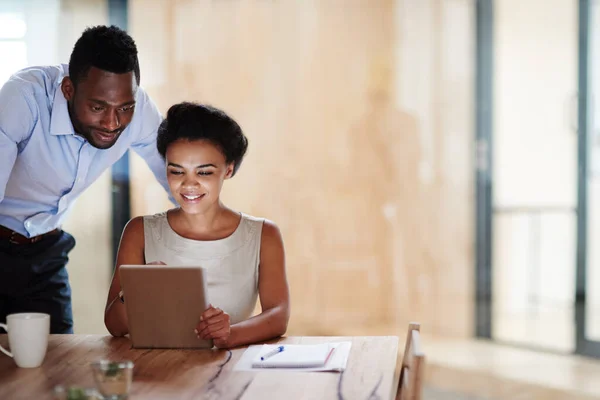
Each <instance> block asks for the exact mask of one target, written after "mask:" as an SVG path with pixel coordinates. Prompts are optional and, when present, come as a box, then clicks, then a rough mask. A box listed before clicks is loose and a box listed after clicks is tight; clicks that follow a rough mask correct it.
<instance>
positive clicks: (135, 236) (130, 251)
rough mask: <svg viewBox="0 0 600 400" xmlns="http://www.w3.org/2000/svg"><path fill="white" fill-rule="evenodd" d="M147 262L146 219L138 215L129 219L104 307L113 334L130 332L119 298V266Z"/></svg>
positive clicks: (107, 324)
mask: <svg viewBox="0 0 600 400" xmlns="http://www.w3.org/2000/svg"><path fill="white" fill-rule="evenodd" d="M145 263H146V262H145V258H144V220H143V217H136V218H134V219H132V220H131V221H129V222H128V223H127V225H126V226H125V229H124V230H123V235H122V236H121V243H120V244H119V251H118V253H117V263H116V268H115V272H114V274H113V278H112V282H111V284H110V289H109V290H108V298H107V299H106V308H105V309H104V325H106V329H108V331H109V332H110V334H111V335H113V336H125V335H127V334H128V333H129V324H128V322H127V313H126V312H125V304H123V303H122V302H121V299H120V298H119V292H120V291H121V281H120V279H119V267H120V266H121V265H128V264H129V265H143V264H145Z"/></svg>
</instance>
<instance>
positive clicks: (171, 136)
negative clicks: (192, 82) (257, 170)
mask: <svg viewBox="0 0 600 400" xmlns="http://www.w3.org/2000/svg"><path fill="white" fill-rule="evenodd" d="M180 139H183V140H189V141H194V140H208V141H210V142H211V143H213V144H214V145H215V146H217V147H218V148H219V150H221V152H222V153H223V155H224V156H225V162H226V163H227V164H230V163H234V165H233V174H232V175H231V176H233V175H235V173H236V172H237V171H238V169H239V168H240V165H241V164H242V160H243V159H244V155H245V154H246V150H247V149H248V139H247V138H246V136H245V135H244V133H243V132H242V128H240V126H239V125H238V123H237V122H235V121H234V120H233V118H231V117H230V116H229V115H227V114H226V113H225V112H224V111H222V110H219V109H218V108H215V107H212V106H208V105H203V104H197V103H191V102H183V103H179V104H175V105H173V106H171V108H169V111H168V112H167V118H166V119H165V120H164V121H163V122H162V123H161V124H160V127H159V128H158V139H157V141H156V144H157V148H158V152H159V153H160V155H161V156H162V157H163V158H165V156H166V153H167V148H168V147H169V145H170V144H171V143H173V142H175V141H176V140H180Z"/></svg>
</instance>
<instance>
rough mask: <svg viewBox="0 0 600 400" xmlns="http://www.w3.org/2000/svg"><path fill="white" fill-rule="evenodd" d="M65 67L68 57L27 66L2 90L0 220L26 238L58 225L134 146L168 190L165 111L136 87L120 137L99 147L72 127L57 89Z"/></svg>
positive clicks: (66, 68) (0, 223)
mask: <svg viewBox="0 0 600 400" xmlns="http://www.w3.org/2000/svg"><path fill="white" fill-rule="evenodd" d="M68 71H69V67H68V65H64V64H63V65H59V66H50V67H31V68H26V69H24V70H22V71H19V72H17V73H16V74H15V75H13V76H12V77H11V78H10V79H9V81H8V82H7V83H6V84H4V86H2V88H1V89H0V225H3V226H5V227H7V228H9V229H12V230H14V231H16V232H18V233H20V234H22V235H25V236H27V237H33V236H37V235H40V234H43V233H46V232H49V231H51V230H53V229H55V228H58V227H60V226H61V224H62V223H63V221H64V219H65V216H66V215H67V212H68V211H69V209H70V208H71V206H72V205H73V202H74V201H75V200H76V199H77V197H78V196H79V195H80V194H81V193H82V192H83V191H84V190H85V189H86V188H87V187H88V186H90V185H91V184H92V183H93V182H94V181H95V180H96V179H97V178H98V177H99V176H100V175H101V174H102V173H103V172H104V171H106V169H107V168H109V167H110V166H111V165H113V164H114V163H115V162H116V161H118V160H119V159H120V158H121V156H122V155H123V154H124V153H125V152H126V151H127V149H129V148H131V149H133V150H134V151H135V152H136V153H138V154H139V155H140V156H141V157H142V158H143V159H144V160H145V161H146V163H147V164H148V165H149V166H150V169H151V170H152V172H153V173H154V175H155V176H156V178H157V179H158V181H159V182H160V183H161V185H162V186H163V187H164V188H165V190H167V192H168V185H167V178H166V169H165V163H164V160H163V159H162V157H161V156H160V155H159V153H158V151H157V149H156V135H157V128H158V125H159V124H160V122H161V121H162V116H161V114H160V112H159V111H158V109H157V108H156V106H155V105H154V103H153V102H152V100H151V99H150V98H149V96H148V95H147V94H146V92H145V91H144V90H143V89H142V88H139V89H138V91H137V95H136V106H135V111H134V114H133V118H132V120H131V123H130V124H129V126H128V127H127V129H125V130H124V131H123V133H121V136H120V137H119V139H118V140H117V142H116V144H115V145H114V146H113V147H111V148H110V149H106V150H99V149H96V148H95V147H93V146H92V145H90V144H89V143H88V142H87V140H85V139H84V138H83V137H81V136H79V135H76V134H75V131H74V130H73V125H72V124H71V120H70V118H69V111H68V109H67V101H66V99H65V97H64V96H63V94H62V91H61V90H60V84H61V81H62V79H63V77H65V76H67V75H68ZM93 212H94V210H90V213H93Z"/></svg>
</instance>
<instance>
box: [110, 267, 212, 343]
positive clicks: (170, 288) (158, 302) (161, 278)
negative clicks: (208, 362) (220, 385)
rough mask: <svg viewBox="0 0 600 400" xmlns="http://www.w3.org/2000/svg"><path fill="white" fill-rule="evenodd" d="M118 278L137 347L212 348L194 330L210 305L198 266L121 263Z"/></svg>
mask: <svg viewBox="0 0 600 400" xmlns="http://www.w3.org/2000/svg"><path fill="white" fill-rule="evenodd" d="M119 277H120V280H121V287H122V290H123V299H124V301H125V308H126V310H127V319H128V322H129V337H130V338H131V341H132V343H133V347H134V348H153V349H158V348H162V349H190V348H212V347H213V342H212V340H201V339H198V337H197V335H196V333H195V332H194V329H196V325H197V324H198V322H199V320H200V315H201V314H202V313H203V312H204V310H206V308H207V307H208V304H209V303H208V299H207V295H206V293H207V292H206V271H205V270H204V269H203V268H202V267H199V266H195V267H179V266H167V265H121V266H120V268H119Z"/></svg>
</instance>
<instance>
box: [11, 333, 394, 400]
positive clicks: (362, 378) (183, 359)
mask: <svg viewBox="0 0 600 400" xmlns="http://www.w3.org/2000/svg"><path fill="white" fill-rule="evenodd" d="M343 340H349V341H352V349H351V351H350V356H349V358H348V365H347V368H346V370H345V371H344V372H343V373H339V372H291V371H289V372H287V371H286V372H274V371H257V372H254V371H252V372H250V371H244V372H242V371H233V368H234V366H235V365H236V363H237V361H238V360H239V359H240V357H241V356H242V354H243V353H244V351H245V348H236V349H232V350H217V349H213V350H148V349H132V348H131V342H130V341H129V339H128V338H113V337H111V336H101V335H51V336H50V341H49V344H48V353H47V354H46V358H45V360H44V363H43V364H42V366H41V367H39V368H34V369H24V368H17V367H16V365H15V364H14V362H13V360H12V359H10V358H9V357H7V356H5V355H2V354H0V399H11V400H18V399H28V400H41V399H52V397H53V396H52V389H53V388H54V386H56V385H59V384H62V385H77V386H84V387H94V381H93V377H92V374H91V369H90V365H89V364H90V362H91V361H94V360H97V359H100V358H106V359H109V360H114V361H117V360H123V359H128V360H132V361H133V362H134V363H135V367H134V373H133V385H132V389H131V395H130V399H132V400H136V399H161V400H164V399H223V400H226V399H244V400H246V399H284V400H294V399H338V400H342V399H346V400H352V399H360V400H373V399H391V398H393V394H395V390H396V386H397V383H398V371H397V370H396V358H397V352H398V338H397V337H395V336H373V337H286V338H281V339H279V340H277V341H273V342H269V343H276V342H280V343H290V344H291V343H305V344H312V343H321V342H328V341H331V342H333V341H343ZM7 343H8V338H7V336H6V335H0V344H2V345H4V346H6V345H7Z"/></svg>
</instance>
